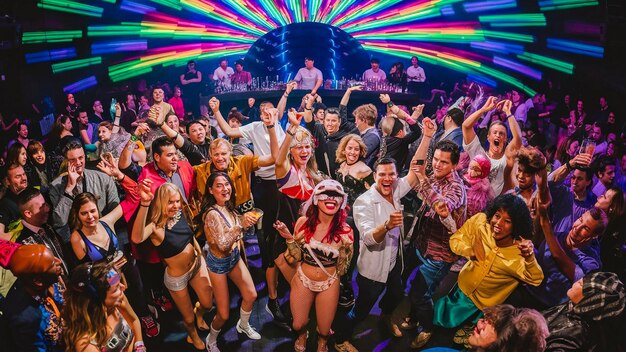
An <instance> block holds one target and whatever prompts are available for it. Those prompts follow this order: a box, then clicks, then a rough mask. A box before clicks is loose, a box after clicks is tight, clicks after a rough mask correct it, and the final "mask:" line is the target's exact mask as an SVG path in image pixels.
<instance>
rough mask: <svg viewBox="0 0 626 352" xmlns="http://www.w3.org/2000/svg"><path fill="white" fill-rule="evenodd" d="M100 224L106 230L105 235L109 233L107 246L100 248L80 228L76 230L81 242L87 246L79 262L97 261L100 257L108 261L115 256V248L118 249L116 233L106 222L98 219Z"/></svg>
mask: <svg viewBox="0 0 626 352" xmlns="http://www.w3.org/2000/svg"><path fill="white" fill-rule="evenodd" d="M100 224H102V227H104V229H105V230H106V232H107V235H109V247H108V248H102V247H100V246H98V245H97V244H94V243H93V242H91V241H90V240H89V239H88V238H87V236H85V234H84V233H83V232H82V231H81V230H78V234H79V235H80V237H81V238H82V239H83V242H85V247H87V254H85V256H84V257H83V259H82V260H81V262H83V263H88V262H97V261H99V260H102V259H106V260H107V261H108V262H111V261H112V260H113V259H114V257H115V252H117V250H118V249H119V248H118V241H117V235H115V232H113V230H111V228H110V227H109V225H108V224H107V223H106V222H104V221H100Z"/></svg>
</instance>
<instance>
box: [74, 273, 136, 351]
mask: <svg viewBox="0 0 626 352" xmlns="http://www.w3.org/2000/svg"><path fill="white" fill-rule="evenodd" d="M68 286H69V290H67V291H66V302H65V307H64V309H63V313H62V316H63V339H64V342H65V345H66V350H67V351H76V352H100V351H127V350H129V349H130V348H131V346H132V350H133V351H134V352H145V351H146V347H145V346H144V343H143V338H142V335H141V327H140V324H139V319H138V318H137V315H136V314H135V312H134V311H133V308H132V307H131V306H130V304H129V303H128V300H127V299H126V296H125V295H124V290H125V289H126V285H124V283H123V282H122V275H121V274H120V273H119V272H118V271H117V270H115V269H114V268H113V266H112V265H111V264H108V263H104V262H99V263H84V264H81V265H79V266H77V267H76V268H75V269H74V270H73V271H72V275H71V279H70V283H69V285H68Z"/></svg>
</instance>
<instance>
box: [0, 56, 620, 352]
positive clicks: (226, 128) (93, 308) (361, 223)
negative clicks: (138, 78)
mask: <svg viewBox="0 0 626 352" xmlns="http://www.w3.org/2000/svg"><path fill="white" fill-rule="evenodd" d="M309 61H310V62H309ZM412 61H413V62H412V66H411V67H410V68H409V69H408V70H407V72H406V73H404V76H403V77H400V79H401V80H403V81H405V82H406V84H407V85H408V86H411V84H412V83H420V82H423V79H424V78H425V77H424V73H423V70H422V71H421V73H419V72H417V73H416V71H419V70H417V68H419V66H418V61H417V58H413V60H412ZM309 63H310V66H311V68H312V67H313V63H312V60H310V59H307V65H309ZM222 64H224V66H225V67H222V66H221V67H220V68H218V69H217V70H216V71H215V73H214V76H215V77H217V79H222V78H223V77H230V76H232V74H233V73H232V72H231V73H229V71H228V68H227V65H226V63H225V62H222ZM411 68H413V70H411ZM220 69H221V71H220ZM305 69H307V70H308V69H309V67H308V66H307V67H306V68H305ZM231 71H232V70H231ZM392 71H393V72H391V76H392V77H394V79H396V78H397V77H396V76H398V75H397V74H398V72H401V73H402V72H404V71H403V68H402V66H401V64H400V67H398V65H394V68H393V69H392ZM237 72H239V73H241V70H240V68H238V70H237ZM381 72H382V71H380V69H379V63H378V62H377V61H376V60H372V68H371V69H370V70H367V71H366V72H365V73H364V75H365V76H366V77H369V76H372V75H374V76H377V77H378V76H384V72H382V74H381ZM241 76H242V77H241V79H242V80H246V79H249V77H248V76H246V75H244V74H241ZM243 76H246V77H243ZM400 76H402V75H400ZM201 77H202V75H201V73H200V72H199V71H195V63H193V62H190V63H189V65H188V72H187V73H185V74H183V75H182V76H181V77H180V80H181V83H182V84H183V85H185V87H189V91H190V92H192V95H194V94H195V95H196V96H197V90H194V89H196V88H194V87H193V84H196V83H198V82H200V81H201V79H202V78H201ZM301 79H302V80H303V81H304V82H305V83H306V82H307V80H310V79H312V78H311V77H308V76H305V74H302V75H301ZM312 82H313V81H312ZM309 83H311V82H309ZM319 87H320V86H319V84H317V83H316V82H313V86H312V87H309V88H308V91H307V94H305V96H304V98H303V99H302V101H301V103H300V104H299V106H294V107H291V106H289V104H288V101H289V100H288V98H289V95H290V94H291V93H292V92H293V91H294V89H298V88H302V85H300V86H299V85H298V83H297V82H289V83H288V84H287V88H286V90H285V91H284V93H283V95H282V96H281V98H280V101H278V102H270V101H264V102H261V103H260V104H259V105H258V106H256V102H255V101H254V99H252V98H251V99H249V101H248V106H246V107H245V108H244V109H240V110H238V109H236V108H234V109H231V107H223V106H222V105H221V104H220V101H219V99H218V98H217V97H212V98H211V99H210V100H209V101H208V104H207V105H206V106H204V107H203V109H199V108H198V109H197V110H196V108H197V107H198V104H199V103H198V102H197V101H195V102H193V104H191V105H188V104H186V101H183V100H182V99H181V96H182V97H184V95H183V94H182V92H181V89H180V88H177V89H174V90H173V91H172V92H167V91H166V89H164V88H163V87H161V86H154V87H153V89H152V94H150V95H143V96H141V97H140V99H139V101H136V99H135V96H134V95H133V94H132V93H129V94H127V95H126V100H125V101H122V102H120V103H117V102H114V103H112V104H111V106H110V107H109V108H110V109H109V111H110V113H111V115H112V118H111V119H108V118H107V117H105V115H106V113H105V112H104V111H105V110H104V107H103V104H102V102H101V101H100V100H96V101H95V102H94V103H93V106H92V110H93V113H92V114H91V115H89V114H88V113H87V112H86V111H85V109H83V108H82V106H81V105H80V104H79V103H78V102H77V101H76V99H75V97H74V95H73V94H68V95H67V102H66V107H65V109H64V110H63V111H62V112H61V113H60V114H58V115H57V117H56V118H55V122H54V126H53V129H52V131H51V132H50V133H49V134H48V135H47V136H45V137H44V138H43V139H42V140H41V141H39V140H35V139H32V138H30V137H29V126H28V125H27V124H25V123H23V122H14V123H11V124H6V123H5V121H3V122H2V124H3V127H7V128H9V129H11V128H14V129H15V133H16V135H15V138H14V139H13V140H11V141H10V143H8V147H7V151H6V155H5V156H4V157H3V159H4V165H5V166H4V167H3V169H2V171H3V175H2V180H3V186H4V191H3V196H2V198H1V200H0V240H1V242H0V265H1V266H2V268H3V269H2V272H1V273H0V274H1V276H0V280H1V282H0V297H1V298H2V300H1V304H0V309H1V311H2V315H0V335H1V336H2V341H3V345H6V346H9V350H11V351H81V352H82V351H138V352H141V351H146V344H144V339H150V338H154V337H155V336H157V335H159V334H160V324H159V321H158V319H157V318H158V317H157V314H156V312H157V310H158V309H162V310H167V309H173V307H175V308H176V309H177V310H178V312H179V313H180V317H181V321H182V324H183V326H184V329H185V331H186V333H187V336H186V340H187V342H188V343H189V344H191V345H192V346H193V347H194V348H195V349H198V350H204V349H206V350H208V351H209V352H215V351H219V350H220V349H219V345H220V344H221V342H220V340H219V339H218V337H219V336H220V332H221V330H222V329H223V328H224V326H226V325H227V324H228V322H229V319H230V313H231V310H232V309H233V308H232V306H231V297H232V296H233V295H239V296H240V297H241V301H240V305H239V312H238V313H236V314H235V317H238V318H237V319H238V320H237V322H236V324H235V327H236V330H237V332H238V333H240V334H242V335H241V336H245V337H246V338H248V339H252V340H258V339H261V338H262V333H263V332H262V327H261V326H254V324H253V323H252V322H251V320H250V316H251V313H252V311H253V309H254V306H255V305H258V304H259V303H258V302H259V301H260V300H259V294H261V293H262V294H267V304H266V306H265V307H264V309H263V312H266V313H267V314H268V315H269V316H270V317H271V319H272V320H273V322H274V323H275V324H276V325H278V326H280V327H282V328H284V329H285V330H290V331H292V332H293V335H292V336H293V347H294V350H295V351H306V350H307V346H309V347H311V346H316V347H314V348H316V350H317V351H327V350H329V348H333V347H334V349H335V350H337V351H341V352H344V351H347V352H352V351H358V349H357V347H355V345H359V344H358V342H356V341H355V330H356V329H357V328H358V326H359V324H360V323H361V322H363V321H364V320H365V319H366V318H367V317H368V316H369V315H370V313H371V311H372V309H373V308H374V306H375V305H376V303H377V302H379V303H378V304H379V306H380V310H381V311H382V315H381V321H382V322H383V323H384V326H385V328H386V330H387V333H388V334H389V335H390V336H392V337H402V336H407V335H408V336H410V337H411V341H412V342H411V348H414V349H422V348H425V347H429V346H431V345H432V343H431V344H429V342H430V341H432V337H433V335H435V334H437V333H440V332H441V331H442V330H443V329H452V331H454V339H453V343H454V346H456V347H457V348H458V349H459V350H460V349H468V350H476V351H600V350H619V349H620V348H625V347H626V344H624V343H623V341H621V339H620V336H619V334H617V333H615V332H617V331H620V330H619V329H622V331H623V327H624V326H625V324H626V314H625V313H624V305H625V301H626V299H625V295H626V291H625V289H624V285H623V283H622V282H623V280H624V279H626V259H625V258H626V253H625V248H626V233H625V232H624V230H623V226H622V225H623V222H624V221H623V215H624V213H625V211H626V203H625V202H626V201H625V197H624V187H625V186H626V155H623V152H624V151H625V150H626V148H624V142H625V141H626V131H625V129H624V127H625V126H620V125H619V123H618V119H617V118H616V113H615V111H614V110H613V109H611V108H610V107H609V105H608V101H607V99H606V98H604V97H602V98H600V104H599V107H598V108H597V109H589V110H587V109H586V108H585V106H584V105H583V100H575V99H573V96H572V95H571V94H569V93H565V94H563V96H562V97H560V96H557V94H561V93H559V92H553V91H550V92H540V93H537V94H536V95H535V96H533V97H530V98H528V99H526V98H525V97H524V94H523V93H522V92H520V91H518V90H515V89H514V90H511V91H507V92H496V91H493V90H490V89H489V88H487V87H483V86H481V85H479V84H477V83H471V82H460V83H458V84H457V85H456V86H455V88H454V90H452V91H449V92H446V91H437V92H433V94H435V93H436V94H437V95H438V96H439V99H436V100H434V101H433V100H432V99H431V100H430V101H426V102H425V104H416V106H414V107H411V106H399V105H396V104H394V102H393V101H391V99H390V97H389V96H388V95H386V94H381V95H380V97H379V101H375V102H371V103H368V104H364V105H360V106H357V107H354V108H353V109H349V101H350V98H351V96H352V94H355V92H358V91H359V90H361V89H362V87H360V86H354V87H350V88H348V89H347V91H346V92H345V94H344V96H343V98H342V99H341V101H340V103H339V105H338V106H337V107H326V106H325V105H323V104H321V102H320V100H321V96H323V90H321V91H320V92H318V91H317V89H318V88H319ZM185 89H187V88H183V91H184V90H185ZM170 94H171V95H170ZM185 94H186V93H185ZM357 94H358V93H357ZM168 98H169V99H168ZM194 98H195V97H194ZM575 102H576V103H575ZM275 103H276V105H275ZM594 110H596V111H594ZM586 111H589V113H587V112H586ZM224 115H226V117H225V116H224ZM190 116H191V117H192V118H190ZM250 237H256V240H257V241H258V246H259V249H260V256H261V266H262V269H263V272H264V274H265V277H263V278H260V279H259V278H256V280H257V281H258V280H264V286H265V287H266V291H265V290H264V291H263V292H258V291H257V290H258V289H259V287H263V286H259V285H258V282H255V279H253V277H252V275H251V270H250V266H249V265H250V263H249V261H248V259H247V255H246V250H247V249H248V248H247V245H246V242H245V241H244V240H245V239H246V238H250ZM457 273H458V274H457ZM451 277H452V278H454V284H453V285H452V286H450V285H449V283H447V280H446V279H447V278H451ZM229 280H230V281H231V282H232V284H233V285H229ZM279 280H284V281H285V282H286V283H287V285H288V287H289V289H288V297H287V302H288V303H287V304H286V306H288V309H287V307H286V306H285V305H284V304H283V305H281V303H280V299H281V298H282V297H281V295H280V292H279V290H278V282H279ZM234 290H236V291H237V292H234ZM442 290H443V292H441V291H442ZM405 297H406V299H407V300H408V301H409V305H408V308H407V309H404V308H402V305H401V302H402V301H403V300H404V299H405ZM263 301H264V302H265V300H263ZM172 302H173V303H172ZM155 307H158V308H157V309H155ZM313 309H314V310H315V314H314V316H315V326H311V324H310V317H311V316H312V312H311V311H312V310H313ZM399 311H400V312H399ZM398 315H400V316H401V318H400V319H398ZM207 318H210V319H207ZM620 327H621V328H620ZM312 329H315V330H316V332H317V333H316V334H315V336H316V342H309V343H308V344H307V339H309V331H311V330H312ZM199 330H200V331H208V335H207V336H206V338H203V337H201V335H204V334H203V333H202V332H199ZM453 343H452V342H451V343H450V344H449V345H450V346H452V345H453ZM364 349H365V350H367V348H366V347H361V350H364Z"/></svg>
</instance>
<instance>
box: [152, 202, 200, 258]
mask: <svg viewBox="0 0 626 352" xmlns="http://www.w3.org/2000/svg"><path fill="white" fill-rule="evenodd" d="M179 215H180V219H179V220H178V221H177V222H176V223H175V224H174V226H172V228H171V229H170V228H168V227H167V225H166V226H165V237H164V238H163V242H161V244H159V245H158V246H155V247H156V250H157V252H158V253H159V256H160V257H161V258H171V257H174V256H176V255H178V254H179V253H180V252H182V251H183V250H184V249H185V247H187V244H189V243H191V239H192V238H193V231H192V230H191V227H189V224H187V221H186V220H185V218H184V216H182V213H179ZM179 215H177V216H179Z"/></svg>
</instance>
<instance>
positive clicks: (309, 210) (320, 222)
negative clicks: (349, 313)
mask: <svg viewBox="0 0 626 352" xmlns="http://www.w3.org/2000/svg"><path fill="white" fill-rule="evenodd" d="M347 200H348V195H347V194H346V193H345V192H344V190H343V187H342V186H341V184H340V183H339V182H337V181H335V180H324V181H322V182H320V183H318V184H317V185H316V186H315V189H314V190H313V195H312V197H311V198H309V200H308V201H307V202H306V203H305V204H304V207H303V210H302V214H303V216H301V217H300V218H299V219H298V221H297V222H296V225H295V226H294V235H293V236H292V235H291V232H290V231H289V229H288V228H287V226H286V225H285V224H284V223H282V222H280V221H277V222H276V224H274V226H275V227H276V229H277V230H278V231H279V233H280V235H281V236H283V238H285V239H286V240H287V246H288V250H289V252H288V253H289V255H290V256H291V257H293V258H294V259H296V258H301V260H297V263H294V264H295V266H296V271H297V275H292V278H291V295H290V297H289V300H290V305H291V312H292V314H293V329H294V330H295V331H296V333H297V334H298V337H297V338H296V342H295V345H294V349H295V350H296V351H298V352H304V351H306V340H307V336H308V332H307V331H306V326H307V324H308V321H309V312H310V310H311V307H312V306H313V303H315V309H316V317H317V334H318V335H317V336H318V342H317V351H328V347H327V341H328V335H329V333H330V327H331V324H332V322H333V319H334V317H335V313H336V311H337V304H338V301H339V280H338V279H339V277H341V276H343V275H345V274H346V273H347V270H348V266H349V265H350V260H351V257H352V253H353V251H352V243H353V242H354V238H353V235H352V229H351V228H350V227H349V226H348V224H347V223H346V222H345V219H346V216H347V212H346V206H347ZM294 264H292V266H293V265H294ZM294 274H295V273H294Z"/></svg>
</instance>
